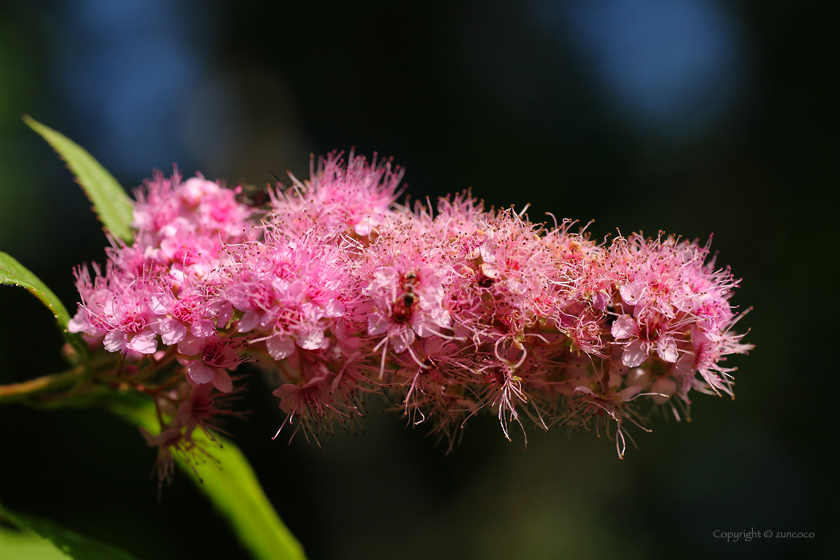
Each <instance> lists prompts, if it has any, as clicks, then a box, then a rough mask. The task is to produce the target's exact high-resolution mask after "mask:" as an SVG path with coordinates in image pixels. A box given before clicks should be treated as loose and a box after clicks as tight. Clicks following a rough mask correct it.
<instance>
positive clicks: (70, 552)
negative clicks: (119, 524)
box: [0, 504, 136, 560]
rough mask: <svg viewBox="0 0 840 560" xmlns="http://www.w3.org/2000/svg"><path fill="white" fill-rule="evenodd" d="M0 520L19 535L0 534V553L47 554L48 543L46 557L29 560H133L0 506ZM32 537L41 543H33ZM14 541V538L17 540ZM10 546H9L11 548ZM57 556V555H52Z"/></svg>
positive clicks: (45, 521) (4, 532)
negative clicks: (22, 548)
mask: <svg viewBox="0 0 840 560" xmlns="http://www.w3.org/2000/svg"><path fill="white" fill-rule="evenodd" d="M0 519H5V520H6V521H7V522H8V523H9V524H11V525H13V526H15V527H17V528H18V529H21V531H23V533H22V534H18V535H15V534H14V533H12V532H11V531H3V532H0V553H6V552H9V549H7V546H9V547H11V546H18V547H19V546H21V545H22V546H25V547H27V548H29V549H30V551H32V552H36V553H37V551H38V550H40V551H41V552H46V550H48V549H47V548H46V546H45V545H47V543H51V548H52V550H51V551H49V553H48V554H50V555H47V554H44V555H43V556H42V555H40V554H39V555H38V556H34V555H33V556H31V558H45V559H46V558H73V559H74V560H136V559H135V557H134V556H132V555H131V554H129V553H128V552H125V551H124V550H122V549H119V548H117V547H115V546H112V545H110V544H106V543H104V542H102V541H98V540H96V539H93V538H90V537H85V536H82V535H80V534H78V533H75V532H73V531H70V530H69V529H65V528H63V527H61V526H59V525H56V524H55V523H53V522H52V521H50V520H48V519H42V518H39V517H34V516H31V515H24V514H21V513H17V512H12V511H10V510H9V509H8V508H6V507H4V506H3V504H0ZM32 533H34V534H35V535H37V536H38V537H40V538H41V539H44V541H41V542H40V543H37V542H34V541H33V539H32V538H31V534H32ZM16 537H17V538H16ZM10 543H11V544H10ZM54 552H59V554H54ZM2 557H3V558H7V557H8V558H22V557H23V556H22V555H17V554H16V555H15V556H6V555H5V554H4V555H3V556H2Z"/></svg>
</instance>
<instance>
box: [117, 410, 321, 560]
mask: <svg viewBox="0 0 840 560" xmlns="http://www.w3.org/2000/svg"><path fill="white" fill-rule="evenodd" d="M106 406H108V407H109V408H110V409H111V410H112V411H114V412H116V413H117V414H119V415H120V416H122V417H123V418H125V419H126V420H128V421H130V422H131V423H132V424H136V425H140V426H143V427H144V428H145V429H147V430H148V431H149V432H151V433H153V434H156V433H158V432H159V431H160V427H159V426H158V421H157V419H156V417H155V409H154V407H153V406H152V405H151V403H148V402H147V403H145V404H144V405H138V404H137V401H134V402H132V401H130V400H127V399H120V400H116V399H115V400H113V401H112V402H111V403H110V404H106ZM193 440H194V441H195V443H196V445H197V446H198V447H199V448H201V449H203V450H205V451H206V452H207V453H208V454H209V455H210V456H211V457H212V459H213V460H206V461H200V460H199V461H194V460H193V461H189V462H188V461H186V460H185V459H184V458H183V457H176V460H177V463H178V466H179V467H181V469H182V470H183V471H184V472H186V473H187V474H188V475H189V476H190V477H191V478H192V480H193V482H195V483H196V485H197V486H198V488H199V489H200V490H201V491H203V492H204V493H205V494H206V495H207V497H208V498H210V501H211V502H213V505H214V506H215V507H216V510H217V511H218V512H219V514H221V515H222V516H223V517H225V518H226V519H227V521H228V522H229V523H230V525H231V526H232V527H233V529H234V532H235V533H236V535H237V536H238V537H239V542H240V543H241V544H242V545H243V546H244V547H245V548H247V549H248V550H249V551H250V552H251V553H252V554H253V556H254V558H257V559H259V560H305V558H306V557H305V555H304V553H303V548H302V547H301V545H300V543H299V542H298V541H297V539H295V537H294V535H292V533H291V532H290V531H289V530H288V529H287V528H286V526H285V525H284V524H283V522H282V520H281V519H280V517H279V516H278V515H277V512H276V511H274V507H273V506H272V505H271V502H269V501H268V498H266V496H265V494H264V493H263V490H262V487H261V486H260V483H259V481H258V480H257V476H256V474H255V473H254V470H253V469H252V468H251V465H250V464H249V463H248V460H247V459H246V458H245V456H244V455H243V454H242V451H240V450H239V448H238V447H236V445H234V444H233V443H232V442H231V441H228V440H226V439H224V438H222V437H221V436H216V440H215V441H213V440H210V439H209V438H208V437H207V435H206V434H205V433H204V432H203V431H202V430H200V429H198V430H196V431H195V432H194V433H193ZM220 444H221V447H220ZM199 457H200V456H199Z"/></svg>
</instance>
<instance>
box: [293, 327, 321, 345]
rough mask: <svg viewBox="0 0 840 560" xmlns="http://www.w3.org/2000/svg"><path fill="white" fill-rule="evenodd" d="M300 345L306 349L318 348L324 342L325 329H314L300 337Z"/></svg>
mask: <svg viewBox="0 0 840 560" xmlns="http://www.w3.org/2000/svg"><path fill="white" fill-rule="evenodd" d="M297 343H298V346H300V347H301V348H304V349H306V350H317V349H318V348H320V347H321V346H322V345H323V344H324V331H321V330H317V329H315V330H312V331H309V332H308V333H306V335H305V336H303V337H300V336H299V337H298V339H297Z"/></svg>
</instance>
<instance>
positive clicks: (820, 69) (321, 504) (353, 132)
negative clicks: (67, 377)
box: [0, 0, 840, 560]
mask: <svg viewBox="0 0 840 560" xmlns="http://www.w3.org/2000/svg"><path fill="white" fill-rule="evenodd" d="M837 15H838V14H837V13H836V8H835V7H834V3H830V2H825V3H813V4H810V5H806V4H804V3H799V2H794V1H770V0H768V1H765V2H724V1H718V0H599V1H594V0H580V1H567V2H561V1H555V0H499V1H494V2H487V1H484V2H479V1H465V2H454V3H453V2H443V1H436V0H426V1H425V2H418V1H409V0H406V1H400V2H393V1H376V0H355V1H353V2H348V1H338V0H336V1H331V2H328V1H312V2H270V1H249V2H233V1H230V2H208V1H200V0H182V1H165V0H143V1H140V0H135V1H130V0H122V1H119V2H114V1H111V0H74V1H69V0H51V1H48V0H28V1H24V0H6V1H4V2H2V3H0V250H3V251H6V252H8V253H10V254H12V255H13V256H15V257H16V258H17V259H18V260H20V261H21V263H23V264H24V265H25V266H27V267H29V268H30V269H31V270H32V271H33V272H35V273H36V274H37V275H38V276H39V277H41V278H42V279H43V280H44V281H45V282H46V283H47V284H48V285H49V286H51V287H52V289H53V290H54V291H55V292H56V293H57V294H58V295H59V297H60V298H61V299H62V300H63V301H64V302H65V304H66V305H67V306H68V308H70V309H71V310H72V309H74V308H75V304H74V302H75V301H77V298H76V292H75V288H74V286H73V277H72V273H71V270H72V267H73V266H75V265H77V264H79V263H82V262H90V261H100V262H101V261H103V260H104V252H103V247H104V246H105V243H106V240H105V237H104V236H103V234H102V230H101V226H100V225H99V224H98V222H97V221H96V219H95V217H94V215H93V213H91V212H90V203H89V202H88V201H87V199H86V198H85V197H84V195H83V193H82V192H81V190H80V189H79V188H78V187H77V186H76V185H75V184H74V183H73V180H72V177H71V175H70V173H69V172H68V171H67V170H66V169H65V168H64V166H63V164H62V163H61V162H60V161H59V160H58V158H57V157H56V156H55V154H54V153H53V152H52V151H51V150H50V148H49V147H48V146H47V144H46V143H45V142H44V141H43V140H41V139H40V138H39V137H38V136H37V135H35V134H34V133H33V132H32V131H31V130H29V129H28V128H27V127H26V126H25V125H24V124H23V122H22V121H21V115H23V114H29V115H32V116H33V117H34V118H36V119H37V120H39V121H41V122H43V123H45V124H47V125H49V126H51V127H53V128H55V129H57V130H59V131H61V132H63V133H64V134H66V135H67V136H69V137H70V138H72V139H74V140H76V141H77V142H78V143H80V144H81V145H82V146H84V147H86V148H87V149H88V150H89V151H90V152H91V153H92V154H93V155H94V156H95V157H96V158H97V159H98V160H99V161H100V162H101V163H102V164H103V165H104V166H105V167H106V168H107V169H109V170H110V171H111V172H112V173H114V175H115V176H116V177H117V178H118V180H119V181H120V182H121V184H123V185H125V186H127V187H129V188H133V187H135V186H137V185H139V184H141V182H142V181H143V179H144V178H147V177H150V176H151V173H152V170H153V169H160V170H163V171H164V172H167V173H169V172H170V171H171V169H172V166H173V163H177V164H178V168H179V169H180V170H182V171H183V172H184V173H185V174H188V175H189V174H192V173H194V172H195V171H196V170H199V171H201V172H202V173H203V174H204V175H205V176H207V177H208V178H210V179H215V178H226V179H227V180H228V181H229V182H231V183H235V182H237V181H244V182H248V183H251V184H265V183H267V182H273V181H274V179H273V177H272V173H274V174H276V175H278V176H280V177H284V176H285V174H286V171H292V172H293V173H294V174H295V175H296V176H298V177H306V176H308V171H309V154H310V153H314V154H324V153H326V152H328V151H331V150H335V149H339V150H345V151H346V150H349V149H350V148H351V147H355V148H356V150H357V152H358V153H362V154H367V155H371V154H373V153H374V152H378V153H379V154H382V155H384V156H393V157H394V158H395V162H396V163H398V164H400V165H402V166H404V167H405V168H406V169H407V171H406V175H405V181H406V182H407V184H408V193H409V194H410V195H411V196H412V197H413V198H418V197H419V198H423V197H426V196H430V197H433V198H434V197H436V196H439V195H442V194H445V193H448V192H453V191H459V190H462V189H465V188H467V187H472V188H473V191H474V194H475V195H477V196H479V197H482V198H484V199H485V200H486V201H487V203H488V205H495V206H497V207H498V206H509V205H512V204H515V205H516V206H517V207H518V208H521V207H522V206H523V205H524V204H525V203H529V202H530V203H531V209H530V210H529V214H530V216H531V218H532V219H534V220H542V219H543V216H544V213H545V212H548V211H550V212H553V213H554V214H556V215H557V216H558V217H570V218H576V219H580V220H582V221H583V222H584V223H585V222H587V221H589V220H593V219H594V220H595V222H594V224H593V225H592V226H590V231H592V232H593V234H594V236H595V237H596V238H598V239H600V238H603V237H604V236H606V235H608V234H613V233H615V231H616V228H618V229H620V230H621V231H622V232H625V233H629V232H631V231H638V230H643V231H644V232H646V233H648V234H652V235H655V234H656V232H657V231H658V230H664V231H666V232H669V233H670V232H673V233H678V234H681V235H682V236H684V237H686V238H690V239H693V238H699V239H700V240H701V241H703V240H705V239H707V238H708V236H709V235H710V234H712V233H713V234H714V243H713V245H712V247H713V249H715V250H718V251H719V252H720V254H719V257H718V261H717V262H718V263H719V264H720V265H731V266H732V269H733V271H734V274H735V275H736V277H740V278H743V285H742V287H741V288H739V289H738V290H737V292H736V295H735V297H734V300H733V302H734V303H735V304H736V305H738V306H740V307H741V308H746V307H748V306H754V307H755V310H754V311H753V312H752V313H750V314H749V315H748V316H747V317H746V318H745V319H744V320H743V321H742V322H741V323H740V324H739V329H741V330H745V329H747V328H749V329H751V332H750V333H749V335H748V336H747V338H746V341H747V342H750V343H753V344H755V345H756V349H755V350H754V351H753V352H752V353H751V354H750V356H748V357H744V356H739V357H736V358H735V359H732V360H731V364H732V365H735V366H738V368H739V371H738V372H737V374H736V379H737V387H736V394H737V400H736V401H735V402H732V401H731V400H730V399H728V398H727V399H723V398H720V399H717V398H713V397H707V396H703V395H698V396H697V397H696V398H695V399H694V406H693V407H692V417H693V418H692V420H693V421H692V422H691V423H685V422H682V423H677V422H674V421H673V420H671V421H670V422H668V421H664V420H662V419H659V420H656V421H654V422H653V425H652V427H653V433H651V434H645V433H643V432H641V431H640V430H635V431H632V435H633V437H634V438H635V440H636V442H637V444H638V449H635V448H630V449H629V450H628V453H627V455H626V457H625V459H624V460H623V461H620V460H618V458H617V456H616V452H615V446H614V444H613V442H611V441H608V440H605V439H604V438H601V439H598V438H596V437H595V435H594V434H588V433H582V434H572V435H571V436H569V437H567V434H566V433H565V432H564V431H563V429H557V430H554V431H552V433H551V434H548V435H546V434H543V433H540V432H534V433H532V434H529V436H530V437H529V440H528V448H527V450H523V447H524V440H523V438H522V437H521V434H518V435H517V436H516V437H515V438H514V441H513V443H508V442H507V441H506V440H505V439H504V438H503V436H502V434H501V430H500V428H499V426H498V423H497V422H495V421H494V420H493V418H492V417H491V416H490V415H485V416H483V417H481V418H477V419H475V420H474V421H472V422H471V424H470V425H469V426H468V428H467V431H468V433H466V434H465V437H464V438H463V443H462V445H461V446H459V447H458V448H456V450H455V452H454V453H452V454H450V455H448V456H447V455H445V452H446V447H445V446H443V445H440V446H438V445H436V444H435V442H434V440H433V439H431V438H427V437H425V433H424V430H422V429H415V430H412V429H407V428H406V427H405V426H404V424H403V422H402V421H401V420H400V418H399V417H398V416H397V415H394V414H379V408H378V406H377V405H375V404H374V405H372V406H371V414H370V417H369V418H368V419H367V420H366V421H365V433H364V434H359V435H357V436H354V435H352V434H343V433H340V434H338V435H337V436H336V437H334V438H331V439H329V440H327V441H326V442H325V445H324V449H323V450H319V449H318V447H317V446H309V445H307V444H306V442H305V440H304V439H303V438H298V439H295V441H293V442H292V443H291V445H286V442H285V441H280V439H278V440H276V441H271V439H270V437H271V436H272V435H273V434H274V432H275V430H276V429H277V427H278V426H279V425H280V423H281V422H282V415H281V413H280V411H279V410H278V409H277V402H276V399H274V397H271V395H270V394H269V393H268V390H267V389H266V386H265V385H264V384H263V382H262V381H261V380H260V378H259V376H253V377H252V378H251V381H250V391H249V393H248V397H247V399H246V401H245V402H243V403H242V407H243V408H245V409H249V410H251V411H252V413H251V415H250V420H249V421H247V422H236V423H235V424H231V425H230V426H229V428H230V430H231V431H232V432H233V433H234V434H235V436H236V441H237V443H238V444H239V445H240V446H241V447H242V448H243V450H244V451H245V453H246V455H247V456H248V457H249V458H250V459H251V461H252V463H253V465H254V467H255V469H256V471H257V473H258V475H259V478H260V480H261V482H262V483H263V485H264V487H265V490H266V492H267V494H268V496H269V497H270V499H271V500H272V502H273V503H274V505H275V506H276V508H277V510H278V511H279V513H280V515H281V516H282V518H283V519H284V520H285V522H286V523H287V524H288V526H289V527H290V528H291V530H292V531H293V532H294V533H295V535H297V537H298V538H299V539H300V540H301V541H302V543H303V545H304V547H305V548H306V550H307V553H308V554H309V557H310V558H311V559H312V560H318V559H354V558H365V559H380V558H381V559H386V558H388V559H391V558H404V559H425V558H444V559H450V558H451V559H465V558H471V559H472V558H477V559H502V558H504V559H507V558H525V559H536V560H539V559H554V558H575V557H578V558H580V557H587V558H616V557H623V558H677V557H680V558H710V557H715V558H735V557H738V558H743V557H751V556H756V557H762V558H835V557H836V551H837V549H838V547H840V528H838V514H837V498H838V476H837V472H838V463H837V459H836V446H837V443H838V437H837V426H836V425H835V424H834V414H835V411H836V406H837V405H836V402H837V398H838V396H840V383H838V377H840V375H838V372H837V367H836V365H835V366H832V365H831V364H832V362H831V360H832V359H833V358H834V357H836V348H837V344H836V343H833V342H830V341H823V340H820V339H819V338H818V337H819V336H823V335H826V336H829V335H832V336H833V332H834V330H833V327H831V325H833V324H836V321H835V320H833V319H831V317H830V316H829V314H828V310H822V309H819V307H818V302H817V300H823V299H825V300H826V301H828V299H829V298H830V297H833V294H834V290H835V289H836V284H835V282H836V281H837V278H838V266H837V258H838V255H837V253H838V251H837V249H836V243H835V242H834V239H833V233H834V226H831V221H832V217H833V216H834V215H835V214H836V213H837V211H838V209H840V204H838V202H840V201H838V194H837V185H838V172H837V161H836V159H837V153H838V147H839V146H838V144H840V136H839V135H838V125H840V118H838V117H840V109H838V89H837V84H838V55H840V40H838V39H840V35H838V33H837V30H836V21H837ZM819 305H822V304H819ZM0 318H1V319H0V382H11V381H19V380H24V379H28V378H32V377H35V376H37V375H43V374H46V373H49V372H52V371H57V370H59V369H61V368H62V366H63V364H62V361H61V358H60V355H59V348H60V346H61V338H60V336H59V335H58V333H56V332H54V329H52V319H51V316H50V314H49V313H48V312H47V311H46V310H45V309H43V308H42V307H41V306H40V304H39V303H38V301H37V300H36V299H35V298H33V297H31V296H30V295H29V294H27V293H26V292H24V291H22V290H18V289H15V288H10V287H5V288H3V289H2V291H0ZM0 426H2V428H0V499H1V500H3V501H4V502H5V503H6V504H7V505H9V506H10V507H15V508H18V509H20V510H23V511H26V512H29V513H32V514H37V515H42V516H47V517H50V518H52V519H54V520H56V521H58V522H60V523H63V524H65V525H66V526H67V527H69V528H71V529H74V530H76V531H79V532H82V533H86V534H89V535H92V536H95V537H98V538H100V539H102V540H106V541H109V542H111V543H113V544H117V545H119V546H122V547H124V548H126V549H127V550H129V551H130V552H132V553H134V554H135V555H137V556H138V557H139V558H141V559H152V558H154V559H160V560H166V559H186V558H202V557H203V558H246V557H247V556H246V553H245V552H244V550H242V549H241V548H239V546H238V544H237V543H236V541H235V538H234V537H233V536H232V535H231V533H230V532H229V531H228V529H227V527H226V526H225V525H224V523H223V522H222V521H221V520H220V518H218V517H217V516H216V515H215V514H214V513H213V511H212V510H211V509H210V508H209V507H208V505H207V502H206V500H205V499H204V498H203V496H201V495H200V494H199V493H198V492H197V491H196V490H195V489H194V488H193V486H192V483H191V482H189V481H188V480H187V479H186V477H184V476H180V475H179V476H178V477H176V480H175V482H174V484H173V485H172V487H171V488H169V489H167V490H166V491H165V492H164V495H163V500H162V501H161V502H160V503H158V502H157V491H156V483H155V482H154V481H152V480H150V478H149V475H150V472H151V470H152V466H153V462H154V458H155V451H154V450H152V449H150V448H148V447H146V445H145V443H144V441H143V439H142V438H141V437H140V435H139V434H138V433H137V432H136V430H135V429H133V428H131V427H130V426H127V425H124V424H122V423H120V422H119V421H117V420H115V419H114V418H112V417H111V416H109V415H108V414H106V413H104V412H100V411H95V410H85V411H77V410H60V411H54V412H41V411H32V410H29V409H26V408H23V407H20V406H6V407H3V408H0ZM751 529H755V530H757V531H761V532H763V531H765V530H771V531H773V532H776V531H791V532H799V531H804V532H813V533H814V534H815V537H814V538H813V539H798V540H797V539H776V538H773V539H758V540H753V541H751V542H744V541H743V540H740V541H738V542H726V540H723V539H719V538H715V537H714V536H713V535H714V532H715V531H724V532H738V531H750V530H751Z"/></svg>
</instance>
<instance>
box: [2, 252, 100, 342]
mask: <svg viewBox="0 0 840 560" xmlns="http://www.w3.org/2000/svg"><path fill="white" fill-rule="evenodd" d="M0 284H10V285H12V286H20V287H21V288H26V289H27V290H29V291H30V292H32V294H33V295H34V296H35V297H37V298H38V299H40V300H41V301H42V302H43V304H44V305H46V306H47V307H48V308H49V310H50V311H52V314H53V315H54V316H55V322H56V323H58V326H59V328H60V329H61V333H62V334H63V335H64V338H65V339H66V340H67V341H68V342H69V343H70V344H72V345H73V346H74V347H75V348H76V350H77V351H78V352H80V354H81V355H82V356H84V357H85V358H86V357H87V345H85V343H84V342H83V341H82V340H81V339H80V338H79V337H78V336H76V335H74V334H71V333H70V332H69V331H68V330H67V323H69V322H70V314H69V313H67V308H66V307H64V304H63V303H61V300H60V299H58V298H57V297H56V295H55V294H54V293H53V292H52V290H50V289H49V288H48V287H47V286H46V284H44V283H43V282H41V280H39V279H38V277H37V276H35V275H34V274H32V273H31V272H30V271H29V270H27V268H26V267H24V266H23V265H22V264H20V263H19V262H17V261H16V260H15V259H14V258H13V257H12V256H11V255H9V254H7V253H4V252H2V251H0Z"/></svg>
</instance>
